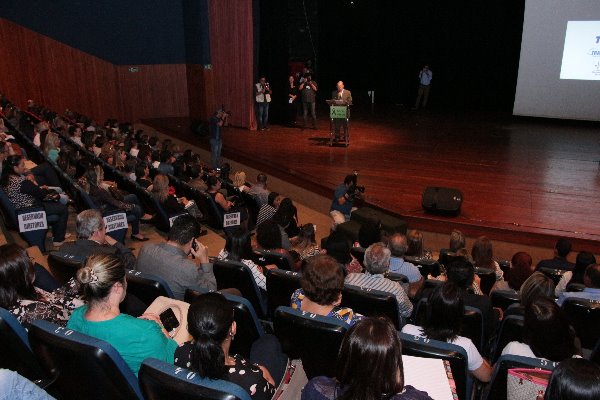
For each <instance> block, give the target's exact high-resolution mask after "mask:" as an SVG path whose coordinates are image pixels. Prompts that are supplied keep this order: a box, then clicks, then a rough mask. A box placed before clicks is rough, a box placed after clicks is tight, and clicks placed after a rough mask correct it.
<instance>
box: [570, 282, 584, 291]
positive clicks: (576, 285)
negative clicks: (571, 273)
mask: <svg viewBox="0 0 600 400" xmlns="http://www.w3.org/2000/svg"><path fill="white" fill-rule="evenodd" d="M583 289H585V285H584V284H583V283H569V284H568V285H567V288H566V289H565V292H583Z"/></svg>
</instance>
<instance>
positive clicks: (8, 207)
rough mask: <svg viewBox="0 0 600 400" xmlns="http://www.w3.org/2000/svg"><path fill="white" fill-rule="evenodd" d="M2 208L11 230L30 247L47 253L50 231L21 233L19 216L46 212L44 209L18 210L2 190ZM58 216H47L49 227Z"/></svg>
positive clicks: (0, 193)
mask: <svg viewBox="0 0 600 400" xmlns="http://www.w3.org/2000/svg"><path fill="white" fill-rule="evenodd" d="M0 207H1V208H2V216H3V217H4V223H5V224H6V227H7V228H8V229H10V230H14V231H16V232H19V235H20V236H21V237H22V238H23V240H25V241H26V242H27V244H29V246H37V247H38V248H39V249H40V251H41V252H42V253H45V252H46V233H47V232H48V229H37V230H34V231H29V232H20V230H19V222H18V216H19V215H21V214H25V213H28V212H35V211H44V209H43V208H42V207H28V208H22V209H20V210H16V209H15V206H14V205H13V203H12V202H11V201H10V199H9V198H8V195H7V194H6V192H5V191H4V189H0ZM56 218H58V216H55V215H50V216H48V215H46V221H47V224H48V226H50V224H51V223H52V222H54V221H56Z"/></svg>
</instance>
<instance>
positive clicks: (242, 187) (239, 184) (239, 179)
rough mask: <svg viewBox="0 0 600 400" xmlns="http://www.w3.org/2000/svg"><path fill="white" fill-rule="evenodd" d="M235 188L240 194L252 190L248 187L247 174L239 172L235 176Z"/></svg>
mask: <svg viewBox="0 0 600 400" xmlns="http://www.w3.org/2000/svg"><path fill="white" fill-rule="evenodd" d="M233 187H235V189H236V190H238V191H240V192H247V191H248V190H250V188H249V187H248V186H247V185H246V173H245V172H244V171H237V172H236V173H235V174H234V175H233Z"/></svg>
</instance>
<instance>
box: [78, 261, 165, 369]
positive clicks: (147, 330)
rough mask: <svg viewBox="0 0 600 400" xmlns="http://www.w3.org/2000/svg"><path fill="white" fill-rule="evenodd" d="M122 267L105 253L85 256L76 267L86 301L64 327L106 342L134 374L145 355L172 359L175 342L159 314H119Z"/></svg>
mask: <svg viewBox="0 0 600 400" xmlns="http://www.w3.org/2000/svg"><path fill="white" fill-rule="evenodd" d="M125 276H126V274H125V268H124V267H123V264H122V263H121V261H120V260H119V259H118V258H117V257H115V256H113V255H109V254H96V255H91V256H89V257H88V259H87V261H86V263H85V266H84V267H82V268H80V269H79V271H77V280H78V281H79V283H81V285H82V289H83V294H84V297H85V299H86V300H87V302H88V305H84V306H82V307H79V308H77V309H76V310H75V311H73V314H72V315H71V319H70V320H69V322H68V323H67V328H69V329H73V330H75V331H78V332H81V333H84V334H86V335H89V336H93V337H95V338H98V339H100V340H104V341H106V342H108V343H110V344H111V345H112V346H113V347H114V348H115V349H116V350H117V351H118V352H119V354H121V357H123V360H124V361H125V363H126V364H127V365H128V366H129V368H131V370H132V371H133V373H134V374H135V375H136V376H137V374H138V371H139V370H140V366H141V364H142V361H144V360H145V359H146V358H150V357H152V358H157V359H159V360H162V361H165V362H168V363H171V364H172V363H173V361H174V357H173V356H174V354H175V349H176V348H177V343H176V342H175V341H174V340H173V339H171V338H170V337H169V334H168V333H167V332H166V331H165V329H164V327H163V326H162V323H161V322H160V318H158V316H156V315H153V314H144V315H142V316H141V317H140V318H134V317H132V316H130V315H126V314H121V311H120V309H119V304H121V302H122V301H123V299H125V295H126V294H127V280H126V278H125Z"/></svg>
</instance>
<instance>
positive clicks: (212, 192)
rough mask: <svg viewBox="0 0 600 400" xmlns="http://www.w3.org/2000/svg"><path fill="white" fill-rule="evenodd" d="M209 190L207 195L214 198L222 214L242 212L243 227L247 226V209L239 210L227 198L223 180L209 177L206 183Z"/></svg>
mask: <svg viewBox="0 0 600 400" xmlns="http://www.w3.org/2000/svg"><path fill="white" fill-rule="evenodd" d="M206 184H207V186H208V190H207V191H206V193H207V194H208V195H209V196H210V197H212V199H213V200H214V201H215V204H216V205H217V208H218V209H219V212H220V213H221V214H225V213H226V212H232V211H234V210H235V211H240V220H241V226H245V225H246V222H247V219H248V212H247V211H246V210H245V209H237V208H236V207H235V204H234V203H233V202H231V201H229V200H227V199H226V198H225V196H223V193H221V192H220V190H221V180H220V179H219V178H217V177H216V176H209V177H208V180H207V181H206Z"/></svg>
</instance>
